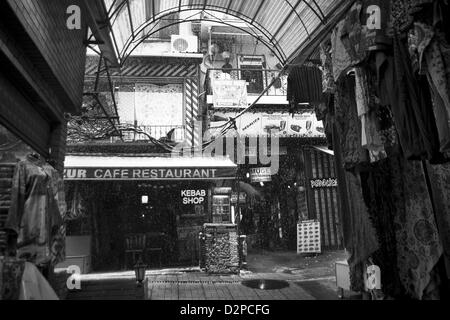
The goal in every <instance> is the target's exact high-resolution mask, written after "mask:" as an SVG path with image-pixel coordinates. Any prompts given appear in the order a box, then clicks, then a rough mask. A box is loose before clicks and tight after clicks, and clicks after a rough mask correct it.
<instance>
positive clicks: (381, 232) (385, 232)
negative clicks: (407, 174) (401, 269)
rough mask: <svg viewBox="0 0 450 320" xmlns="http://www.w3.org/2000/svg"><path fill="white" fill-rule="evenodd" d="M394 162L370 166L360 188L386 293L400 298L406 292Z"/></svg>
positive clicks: (375, 260) (362, 177)
mask: <svg viewBox="0 0 450 320" xmlns="http://www.w3.org/2000/svg"><path fill="white" fill-rule="evenodd" d="M391 173H392V170H391V160H390V159H389V158H388V159H385V160H382V161H379V162H377V163H374V164H371V165H370V167H369V170H365V171H362V172H361V187H362V193H363V196H364V202H365V204H366V206H367V208H368V213H369V217H370V221H371V222H372V225H373V227H374V228H375V232H376V235H377V240H378V244H379V250H377V251H376V252H375V253H373V254H372V259H373V262H374V263H375V264H376V265H377V266H379V267H380V268H381V271H382V276H381V281H382V288H383V292H384V293H385V294H386V295H388V296H390V297H394V298H395V297H401V296H402V294H403V292H404V290H403V287H402V282H401V281H400V277H399V274H398V271H397V270H398V266H397V245H396V233H395V225H394V220H395V214H396V207H395V201H396V199H395V198H394V190H395V187H394V185H393V183H392V177H391Z"/></svg>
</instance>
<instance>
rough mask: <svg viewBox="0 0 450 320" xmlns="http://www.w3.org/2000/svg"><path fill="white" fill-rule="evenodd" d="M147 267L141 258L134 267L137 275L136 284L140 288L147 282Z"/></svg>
mask: <svg viewBox="0 0 450 320" xmlns="http://www.w3.org/2000/svg"><path fill="white" fill-rule="evenodd" d="M146 269H147V266H146V265H145V264H144V262H143V261H142V257H140V258H139V260H138V262H137V263H136V264H135V265H134V274H135V275H136V283H137V285H138V287H141V286H142V282H144V280H145V271H146Z"/></svg>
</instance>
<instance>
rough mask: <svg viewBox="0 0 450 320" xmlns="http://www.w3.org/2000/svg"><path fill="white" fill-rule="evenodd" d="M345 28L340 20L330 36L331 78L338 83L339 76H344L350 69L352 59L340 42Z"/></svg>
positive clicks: (343, 22) (343, 21)
mask: <svg viewBox="0 0 450 320" xmlns="http://www.w3.org/2000/svg"><path fill="white" fill-rule="evenodd" d="M344 27H345V20H342V21H341V22H339V23H338V24H337V26H336V27H335V28H334V30H333V33H332V34H331V52H332V53H331V57H332V64H333V78H334V81H335V82H338V81H339V80H340V78H341V76H345V74H346V73H347V71H348V69H349V68H351V67H352V62H353V61H352V58H351V57H350V55H349V54H348V52H347V50H346V48H345V45H344V43H343V42H342V32H343V30H344Z"/></svg>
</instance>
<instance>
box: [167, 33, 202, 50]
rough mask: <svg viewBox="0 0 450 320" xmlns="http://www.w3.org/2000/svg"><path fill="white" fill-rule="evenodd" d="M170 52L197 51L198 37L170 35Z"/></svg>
mask: <svg viewBox="0 0 450 320" xmlns="http://www.w3.org/2000/svg"><path fill="white" fill-rule="evenodd" d="M171 48H172V52H185V53H187V52H195V53H197V52H198V38H197V37H196V36H180V35H172V41H171Z"/></svg>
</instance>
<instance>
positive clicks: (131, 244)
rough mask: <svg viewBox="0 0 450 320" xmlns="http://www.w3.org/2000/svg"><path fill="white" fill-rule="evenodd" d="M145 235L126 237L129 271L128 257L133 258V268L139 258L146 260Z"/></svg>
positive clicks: (126, 262)
mask: <svg viewBox="0 0 450 320" xmlns="http://www.w3.org/2000/svg"><path fill="white" fill-rule="evenodd" d="M145 244H146V235H145V234H130V235H127V236H126V237H125V269H128V268H129V266H128V256H130V255H131V256H132V257H133V259H132V262H133V265H132V266H131V267H133V266H134V265H135V264H136V262H137V261H138V259H139V258H144V252H145Z"/></svg>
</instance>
